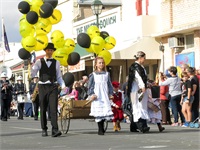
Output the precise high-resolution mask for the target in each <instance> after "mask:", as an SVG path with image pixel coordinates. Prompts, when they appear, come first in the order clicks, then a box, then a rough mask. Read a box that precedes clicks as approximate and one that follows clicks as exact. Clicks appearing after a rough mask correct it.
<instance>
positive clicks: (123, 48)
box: [110, 37, 162, 59]
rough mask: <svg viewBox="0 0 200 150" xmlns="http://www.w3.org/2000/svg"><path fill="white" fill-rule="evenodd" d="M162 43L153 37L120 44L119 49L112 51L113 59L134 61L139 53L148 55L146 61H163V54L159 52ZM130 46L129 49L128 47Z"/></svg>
mask: <svg viewBox="0 0 200 150" xmlns="http://www.w3.org/2000/svg"><path fill="white" fill-rule="evenodd" d="M159 45H160V43H159V42H157V41H156V40H155V38H152V37H143V38H142V39H139V40H137V41H133V42H132V43H131V45H130V43H128V42H124V43H120V44H119V46H118V47H116V48H114V49H113V50H111V51H110V52H111V54H112V59H134V55H135V54H136V53H137V51H143V52H144V53H146V59H161V57H162V52H161V51H160V50H159ZM127 46H128V47H127Z"/></svg>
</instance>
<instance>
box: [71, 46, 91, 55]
mask: <svg viewBox="0 0 200 150" xmlns="http://www.w3.org/2000/svg"><path fill="white" fill-rule="evenodd" d="M74 52H77V53H79V55H80V56H81V57H84V56H87V55H89V54H91V53H89V52H87V51H86V50H85V48H82V47H80V46H79V45H78V44H76V46H75V49H74Z"/></svg>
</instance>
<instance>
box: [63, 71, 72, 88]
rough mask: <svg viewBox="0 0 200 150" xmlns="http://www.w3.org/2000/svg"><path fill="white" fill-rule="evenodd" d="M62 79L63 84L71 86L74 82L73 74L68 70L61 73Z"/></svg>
mask: <svg viewBox="0 0 200 150" xmlns="http://www.w3.org/2000/svg"><path fill="white" fill-rule="evenodd" d="M63 80H64V82H65V86H68V87H69V86H71V85H72V84H73V83H74V75H73V74H72V73H70V72H67V73H65V74H64V75H63Z"/></svg>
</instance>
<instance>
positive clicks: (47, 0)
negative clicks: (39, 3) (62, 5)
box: [44, 0, 58, 8]
mask: <svg viewBox="0 0 200 150" xmlns="http://www.w3.org/2000/svg"><path fill="white" fill-rule="evenodd" d="M44 3H49V4H51V5H52V6H53V8H56V6H57V5H58V0H44Z"/></svg>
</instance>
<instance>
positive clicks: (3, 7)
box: [0, 0, 22, 42]
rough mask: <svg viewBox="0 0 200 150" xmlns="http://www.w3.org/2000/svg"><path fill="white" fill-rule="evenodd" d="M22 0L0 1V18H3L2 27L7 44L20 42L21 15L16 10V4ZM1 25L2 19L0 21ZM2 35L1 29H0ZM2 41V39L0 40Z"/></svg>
mask: <svg viewBox="0 0 200 150" xmlns="http://www.w3.org/2000/svg"><path fill="white" fill-rule="evenodd" d="M21 1H22V0H0V17H1V18H2V17H3V18H4V25H5V28H6V33H7V37H8V42H20V41H21V35H20V33H19V19H20V17H21V16H22V14H21V13H20V12H19V10H18V4H19V3H20V2H21ZM0 24H1V25H2V19H0ZM0 34H1V35H2V27H1V29H0ZM0 41H2V39H1V40H0Z"/></svg>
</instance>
